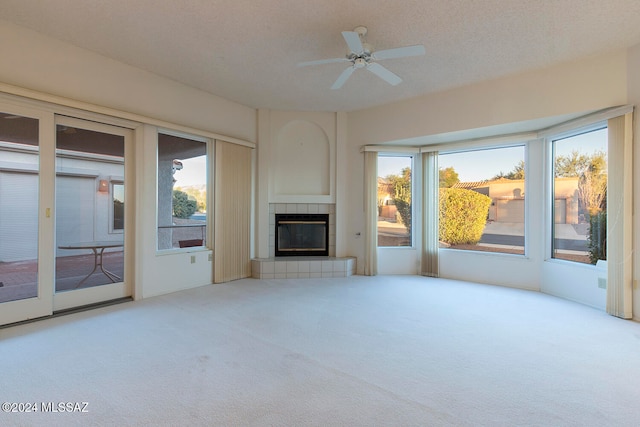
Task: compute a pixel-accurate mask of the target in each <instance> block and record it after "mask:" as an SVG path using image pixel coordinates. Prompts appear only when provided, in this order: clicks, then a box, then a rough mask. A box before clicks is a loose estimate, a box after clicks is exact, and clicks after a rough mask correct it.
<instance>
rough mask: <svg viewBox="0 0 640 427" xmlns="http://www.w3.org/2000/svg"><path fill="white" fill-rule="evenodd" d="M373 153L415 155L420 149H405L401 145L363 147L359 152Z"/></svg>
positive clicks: (405, 147)
mask: <svg viewBox="0 0 640 427" xmlns="http://www.w3.org/2000/svg"><path fill="white" fill-rule="evenodd" d="M367 151H375V152H378V153H396V154H417V153H419V152H420V147H407V146H402V145H363V146H362V147H360V152H361V153H364V152H367Z"/></svg>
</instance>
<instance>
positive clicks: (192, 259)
mask: <svg viewBox="0 0 640 427" xmlns="http://www.w3.org/2000/svg"><path fill="white" fill-rule="evenodd" d="M195 263H196V256H195V255H191V264H195Z"/></svg>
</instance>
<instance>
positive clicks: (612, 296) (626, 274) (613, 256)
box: [607, 112, 633, 319]
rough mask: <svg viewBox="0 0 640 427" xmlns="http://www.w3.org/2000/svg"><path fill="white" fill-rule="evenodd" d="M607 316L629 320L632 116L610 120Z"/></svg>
mask: <svg viewBox="0 0 640 427" xmlns="http://www.w3.org/2000/svg"><path fill="white" fill-rule="evenodd" d="M607 127H608V132H609V142H608V148H607V150H608V155H609V161H608V164H609V166H610V167H609V168H608V170H607V175H608V184H607V313H609V314H611V315H613V316H617V317H621V318H623V319H630V318H631V317H632V315H633V313H632V300H633V296H632V292H633V275H632V264H633V258H632V256H633V246H632V243H633V232H632V228H633V221H632V220H633V218H632V215H633V211H632V208H633V188H632V185H633V176H632V168H633V152H632V150H633V131H632V127H633V113H632V112H630V113H626V114H624V115H622V116H618V117H614V118H612V119H609V121H608V123H607Z"/></svg>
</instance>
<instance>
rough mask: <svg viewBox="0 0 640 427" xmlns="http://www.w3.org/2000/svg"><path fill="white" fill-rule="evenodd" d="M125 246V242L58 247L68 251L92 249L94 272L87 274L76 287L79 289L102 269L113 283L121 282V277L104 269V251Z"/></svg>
mask: <svg viewBox="0 0 640 427" xmlns="http://www.w3.org/2000/svg"><path fill="white" fill-rule="evenodd" d="M123 246H124V242H81V243H69V244H66V245H60V246H58V248H60V249H68V250H71V249H90V250H91V251H92V252H93V270H91V273H89V274H87V276H86V277H84V278H83V279H82V280H80V282H78V284H77V285H76V286H75V288H76V289H77V288H79V287H80V286H81V285H82V284H83V283H84V282H85V281H86V280H87V279H88V278H89V277H91V276H92V275H93V273H95V272H96V270H97V269H98V268H100V271H102V273H104V275H105V276H107V277H108V278H109V280H111V281H112V282H113V283H115V282H116V281H121V280H122V278H121V277H120V276H118V275H117V274H115V273H112V272H110V271H109V270H106V269H105V268H104V265H103V264H102V254H103V253H104V250H105V249H107V248H120V247H123Z"/></svg>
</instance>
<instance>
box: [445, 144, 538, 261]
mask: <svg viewBox="0 0 640 427" xmlns="http://www.w3.org/2000/svg"><path fill="white" fill-rule="evenodd" d="M438 165H439V175H440V202H439V203H440V209H439V216H440V218H439V220H440V225H439V227H440V228H439V240H440V247H446V248H451V249H465V250H474V251H486V252H501V253H511V254H524V241H525V235H524V221H525V215H524V213H525V147H524V146H523V145H519V146H511V147H500V148H488V149H478V150H472V151H464V152H455V153H446V154H440V155H439V156H438Z"/></svg>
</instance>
